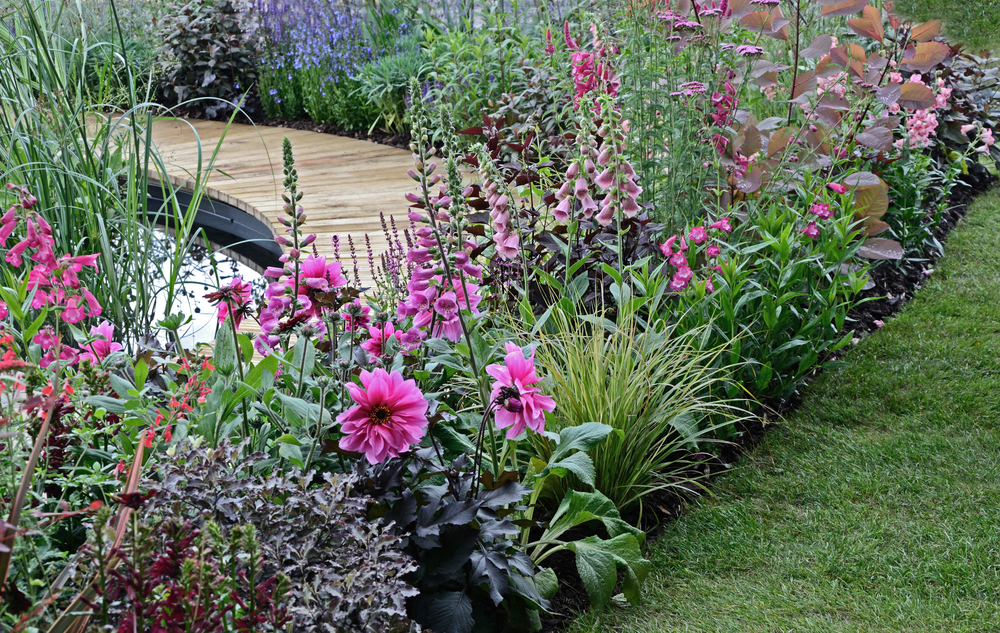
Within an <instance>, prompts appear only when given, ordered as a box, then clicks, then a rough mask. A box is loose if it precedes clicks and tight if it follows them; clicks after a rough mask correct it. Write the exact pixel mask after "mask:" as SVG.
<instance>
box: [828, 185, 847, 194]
mask: <svg viewBox="0 0 1000 633" xmlns="http://www.w3.org/2000/svg"><path fill="white" fill-rule="evenodd" d="M826 186H827V187H829V188H830V190H831V191H834V192H836V193H840V194H844V193H847V187H845V186H844V185H842V184H840V183H837V182H828V183H826Z"/></svg>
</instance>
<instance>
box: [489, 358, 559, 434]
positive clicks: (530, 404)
mask: <svg viewBox="0 0 1000 633" xmlns="http://www.w3.org/2000/svg"><path fill="white" fill-rule="evenodd" d="M505 347H506V348H507V356H505V357H504V363H505V365H500V364H496V363H494V364H492V365H490V366H488V367H487V368H486V373H487V374H489V375H490V376H492V377H493V378H494V379H495V380H496V382H494V383H493V391H492V393H491V394H490V400H491V401H492V402H494V403H496V404H498V405H499V408H497V410H496V414H495V418H496V424H497V427H498V428H501V429H507V428H508V427H509V430H508V431H507V439H508V440H512V439H514V438H516V437H517V436H519V435H520V434H521V433H523V432H524V429H525V427H527V428H529V429H531V430H532V431H534V432H535V433H541V432H542V431H544V430H545V412H546V411H554V410H555V408H556V402H555V400H553V399H552V398H551V397H549V396H543V395H542V394H541V391H540V390H539V389H538V388H537V387H533V386H532V385H534V384H535V383H537V382H539V381H540V380H541V379H540V378H539V377H538V376H537V375H536V374H535V350H534V349H532V350H531V354H530V355H529V356H528V357H527V358H525V357H524V353H523V352H522V351H521V348H520V347H518V346H517V345H515V344H514V343H511V342H507V343H506V345H505Z"/></svg>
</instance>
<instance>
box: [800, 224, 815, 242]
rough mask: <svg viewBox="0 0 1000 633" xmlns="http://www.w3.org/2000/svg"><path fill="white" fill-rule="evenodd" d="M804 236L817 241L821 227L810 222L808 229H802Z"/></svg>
mask: <svg viewBox="0 0 1000 633" xmlns="http://www.w3.org/2000/svg"><path fill="white" fill-rule="evenodd" d="M802 234H803V235H805V236H806V237H810V238H812V239H816V238H817V237H819V227H818V226H816V223H815V222H810V223H809V225H808V226H807V227H806V228H804V229H802Z"/></svg>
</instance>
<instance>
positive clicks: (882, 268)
mask: <svg viewBox="0 0 1000 633" xmlns="http://www.w3.org/2000/svg"><path fill="white" fill-rule="evenodd" d="M995 181H996V179H994V178H982V179H976V180H972V179H970V180H967V181H965V182H964V184H960V185H958V186H957V187H955V189H954V191H953V192H952V196H951V202H952V204H951V207H950V208H949V210H948V212H947V213H946V214H945V215H944V217H943V218H942V219H941V223H940V224H939V225H938V227H937V228H936V229H935V231H934V237H936V238H937V240H938V242H940V243H944V242H945V239H946V238H947V236H948V233H950V232H951V230H952V229H953V228H954V227H955V225H956V224H958V221H959V220H961V219H962V218H963V217H965V214H966V211H967V210H968V205H969V203H970V202H971V201H972V199H973V198H974V197H975V196H976V195H978V194H980V193H982V192H984V191H986V190H987V189H988V188H989V187H990V185H992V184H993V183H994V182H995ZM940 255H941V253H938V252H936V251H935V250H933V249H928V251H927V252H925V253H924V254H923V257H920V258H913V259H910V260H908V262H907V263H904V264H903V265H896V264H895V263H893V262H884V263H883V264H881V265H879V266H877V267H875V268H874V269H873V270H872V271H871V273H870V275H871V279H872V281H873V282H874V284H875V285H874V287H872V288H870V289H869V290H865V291H863V292H862V293H861V295H860V296H861V298H862V299H869V301H867V302H866V303H862V304H861V305H859V306H857V307H855V308H854V309H853V310H851V312H850V313H849V315H848V326H847V327H845V333H846V332H847V331H850V330H853V331H854V332H855V333H856V334H857V335H858V336H861V335H864V334H865V333H868V332H873V331H875V330H877V329H878V328H880V327H881V322H883V321H885V319H887V318H888V317H890V316H892V315H893V314H894V313H895V312H896V311H898V310H899V309H900V308H902V307H903V304H904V303H905V302H906V301H907V300H909V299H910V298H911V297H912V296H913V293H914V292H916V291H917V290H919V289H920V287H921V286H922V285H923V284H924V282H925V281H926V280H927V278H928V277H929V276H930V274H932V272H931V271H933V269H934V261H935V260H936V259H937V258H938V257H940ZM818 371H819V370H817V372H816V373H814V374H813V375H811V376H810V377H809V378H808V379H807V380H806V383H807V384H808V383H809V382H811V381H812V380H813V379H815V377H816V374H817V373H818ZM801 403H802V396H801V395H800V394H799V393H796V394H795V395H794V396H792V397H791V398H789V399H787V400H784V401H775V402H766V403H764V406H762V407H761V408H760V410H758V411H755V412H754V413H755V415H754V417H753V418H752V419H750V420H747V421H744V422H742V423H740V425H739V434H738V436H737V439H736V441H734V442H733V443H731V444H727V445H725V446H724V447H723V449H722V450H721V451H720V454H719V455H718V456H713V455H709V454H707V453H704V454H699V455H697V456H696V458H698V459H696V460H695V461H701V464H700V465H699V466H698V469H699V470H700V471H701V474H704V475H705V479H703V480H702V482H703V483H704V484H707V483H709V481H710V480H711V479H714V478H715V477H716V476H718V475H720V474H722V473H724V472H726V471H727V470H729V469H730V468H732V465H733V463H734V462H735V461H736V460H737V459H738V458H739V457H740V455H741V454H742V453H743V452H744V451H747V450H749V449H751V448H753V447H754V446H755V445H757V444H758V443H759V442H760V440H761V438H762V437H763V436H764V433H765V432H766V431H767V430H768V429H769V428H771V427H773V426H774V425H775V424H776V423H777V422H778V420H779V419H780V418H781V417H782V416H784V415H787V414H788V413H790V412H791V411H794V410H795V409H796V408H798V406H799V405H800V404H801ZM644 503H645V514H644V515H642V516H641V517H640V516H639V515H638V513H632V514H631V515H629V514H628V513H626V515H625V516H623V518H624V519H626V520H628V521H629V522H630V523H632V524H633V525H637V526H639V527H641V528H643V529H644V530H646V533H647V540H646V543H647V545H649V544H651V543H653V542H654V541H655V540H656V539H657V537H658V536H659V535H660V534H661V533H662V531H663V528H664V527H665V526H666V525H667V524H668V523H669V522H671V521H673V520H674V519H676V518H677V517H678V516H679V515H680V514H681V513H682V512H683V511H684V508H685V506H686V505H687V503H688V500H687V499H685V498H683V497H682V496H680V495H678V494H676V493H672V492H660V493H656V494H651V495H649V496H648V497H646V499H645V500H644ZM561 554H566V555H565V556H562V555H553V557H552V558H551V559H549V561H547V563H549V566H550V567H551V568H552V570H553V571H555V573H556V576H557V577H558V578H559V591H558V593H556V596H555V598H554V599H553V600H552V612H553V613H552V615H549V616H548V617H547V618H546V617H543V618H542V631H544V632H546V633H550V632H553V631H559V630H561V629H562V627H563V626H564V625H565V624H566V623H567V622H569V621H570V620H571V619H572V618H573V617H574V615H575V614H577V613H580V612H581V611H585V610H586V609H588V608H590V600H589V598H588V597H587V592H586V591H585V590H584V588H583V583H582V581H581V579H580V576H579V574H578V573H577V570H576V561H575V560H574V558H573V556H572V555H571V554H570V553H569V552H563V553H561Z"/></svg>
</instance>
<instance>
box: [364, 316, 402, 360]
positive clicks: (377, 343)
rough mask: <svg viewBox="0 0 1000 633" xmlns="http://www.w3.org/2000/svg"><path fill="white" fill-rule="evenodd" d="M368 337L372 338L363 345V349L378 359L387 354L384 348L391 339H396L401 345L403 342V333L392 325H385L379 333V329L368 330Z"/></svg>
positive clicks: (371, 328)
mask: <svg viewBox="0 0 1000 633" xmlns="http://www.w3.org/2000/svg"><path fill="white" fill-rule="evenodd" d="M368 336H370V337H371V338H370V339H368V340H367V341H365V342H364V343H362V344H361V349H363V350H365V351H366V352H368V354H369V355H371V356H372V358H376V359H377V358H379V357H381V356H382V355H383V354H384V353H385V349H384V348H383V346H384V345H385V342H386V341H388V340H389V339H391V338H395V339H396V340H397V341H399V342H400V343H402V341H403V332H402V331H401V330H397V329H396V328H395V326H393V324H392V323H386V324H384V325H383V327H382V330H381V331H379V329H378V327H370V328H368Z"/></svg>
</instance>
